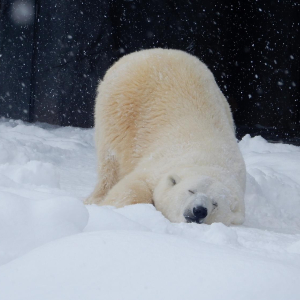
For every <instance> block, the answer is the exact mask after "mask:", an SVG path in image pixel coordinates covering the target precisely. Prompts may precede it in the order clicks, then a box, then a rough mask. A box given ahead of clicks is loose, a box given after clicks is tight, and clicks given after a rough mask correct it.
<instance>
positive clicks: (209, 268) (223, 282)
mask: <svg viewBox="0 0 300 300" xmlns="http://www.w3.org/2000/svg"><path fill="white" fill-rule="evenodd" d="M93 133H94V131H93V130H92V129H88V130H87V129H79V128H61V127H54V126H50V125H45V124H35V125H33V124H27V123H24V122H21V121H9V120H7V119H0V264H1V266H0V299H1V300H15V299H20V300H21V299H22V300H27V299H28V300H41V299H43V300H47V299H53V300H60V299H61V300H68V299H70V300H71V299H72V300H77V299H78V300H82V299H85V300H90V299H91V300H93V299H103V300H110V299H116V300H127V299H128V300H133V299H139V300H143V299H151V300H158V299H164V300H165V299H172V300H176V299H180V300H182V299H210V300H213V299H222V300H227V299H231V300H232V299H239V300H243V299H249V300H250V299H251V300H253V299H260V300H268V299H270V300H275V299H278V300H282V299H289V300H293V299H295V300H299V299H300V284H299V283H300V171H299V170H300V147H295V146H291V145H283V144H270V143H268V142H266V141H265V140H264V139H263V138H261V137H255V138H251V137H250V136H245V137H244V138H243V140H242V141H241V142H240V144H239V145H240V148H241V151H242V153H243V155H244V158H245V161H246V165H247V172H248V178H247V191H246V197H245V201H246V222H245V224H244V225H243V226H235V227H226V226H224V225H223V224H219V223H215V224H212V225H210V226H208V225H198V224H173V223H170V222H169V221H168V220H167V219H165V218H164V217H163V216H162V215H161V213H160V212H158V211H156V210H155V208H154V207H153V206H151V205H142V204H140V205H134V206H128V207H125V208H121V209H115V208H112V207H98V206H84V205H83V204H82V200H83V199H84V198H85V197H86V196H87V195H88V194H89V193H90V192H91V191H92V189H93V187H94V185H95V182H96V157H95V148H94V143H93Z"/></svg>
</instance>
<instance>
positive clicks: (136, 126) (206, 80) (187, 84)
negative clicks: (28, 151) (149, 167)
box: [95, 49, 233, 172]
mask: <svg viewBox="0 0 300 300" xmlns="http://www.w3.org/2000/svg"><path fill="white" fill-rule="evenodd" d="M180 120H183V122H182V124H183V125H182V126H187V128H186V130H189V127H188V126H190V127H195V126H196V128H197V127H198V128H203V129H205V130H212V134H213V130H214V129H215V128H218V127H219V128H220V129H222V130H223V129H224V128H225V131H226V127H228V128H229V129H228V130H231V131H233V122H232V117H231V113H230V109H229V106H228V103H227V101H226V99H225V98H224V96H223V95H222V93H221V91H220V90H219V88H218V86H217V84H216V82H215V80H214V77H213V75H212V73H211V72H210V71H209V69H208V68H207V67H206V65H205V64H203V63H202V62H201V61H200V60H198V59H197V58H196V57H194V56H192V55H189V54H187V53H185V52H183V51H180V50H166V49H151V50H144V51H139V52H135V53H132V54H129V55H127V56H124V57H123V58H121V59H120V60H119V61H118V62H116V63H115V64H114V65H113V66H112V67H111V68H110V69H109V70H108V72H107V73H106V75H105V77H104V80H103V82H102V83H101V84H100V86H99V88H98V96H97V102H96V113H95V122H96V128H98V127H99V126H100V127H101V129H102V133H99V134H102V135H105V137H104V141H103V140H102V141H101V142H105V143H107V144H109V145H110V147H111V148H112V149H113V150H114V151H115V152H116V153H118V155H119V156H121V160H122V161H123V162H124V163H123V164H124V165H126V164H127V165H128V164H129V166H130V167H128V168H127V169H128V172H129V171H130V170H129V169H130V168H134V165H135V164H136V163H137V161H138V159H139V158H140V157H143V156H144V151H146V150H147V149H150V148H151V146H152V145H153V143H154V142H155V141H157V140H159V139H167V138H168V137H167V135H168V132H170V131H169V128H172V127H174V126H177V124H179V123H180ZM185 124H187V125H185ZM189 124H190V125H189ZM182 126H181V127H182ZM171 130H172V129H171ZM96 134H97V133H96ZM172 134H176V132H175V133H174V132H172ZM183 134H184V133H183ZM205 135H207V133H205ZM126 172H127V171H126Z"/></svg>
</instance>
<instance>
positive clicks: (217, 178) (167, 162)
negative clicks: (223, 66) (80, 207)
mask: <svg viewBox="0 0 300 300" xmlns="http://www.w3.org/2000/svg"><path fill="white" fill-rule="evenodd" d="M95 130H96V131H95V134H96V136H95V138H96V148H97V155H98V173H99V182H98V184H97V186H96V188H95V190H94V192H93V194H92V195H91V196H90V197H89V198H88V199H87V201H86V202H87V203H97V204H100V205H114V206H116V207H122V206H124V205H128V204H134V203H153V204H154V205H155V207H156V208H157V209H158V210H160V211H161V212H162V213H163V214H164V215H165V216H166V217H167V218H169V219H170V220H171V221H174V222H185V217H184V212H185V211H186V210H187V209H192V207H193V205H195V203H196V204H201V205H205V206H206V207H207V209H208V216H207V218H206V219H205V220H204V222H205V223H208V224H210V223H212V222H216V221H220V222H223V223H225V224H231V223H234V224H239V223H242V222H243V220H244V190H245V165H244V160H243V158H242V155H241V153H240V151H239V148H238V145H237V142H236V139H235V133H234V125H233V120H232V115H231V111H230V108H229V105H228V103H227V100H226V99H225V97H224V96H223V94H222V92H221V91H220V89H219V87H218V86H217V84H216V82H215V79H214V76H213V75H212V73H211V72H210V71H209V70H208V68H207V67H206V65H205V64H203V63H202V62H200V61H199V60H198V59H197V58H196V57H194V56H192V55H189V54H187V53H185V52H183V51H179V50H166V49H152V50H144V51H140V52H135V53H132V54H129V55H127V56H124V57H123V58H121V59H120V60H119V61H118V62H116V63H115V64H114V65H113V66H112V67H111V68H110V69H109V70H108V71H107V73H106V75H105V77H104V80H103V81H102V82H101V83H100V84H99V87H98V93H97V98H96V107H95ZM174 179H175V181H176V183H177V184H176V185H175V186H173V184H174ZM191 190H192V191H193V192H194V194H191V193H190V192H189V191H191ZM216 206H217V207H216Z"/></svg>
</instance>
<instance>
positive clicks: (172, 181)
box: [170, 177, 176, 185]
mask: <svg viewBox="0 0 300 300" xmlns="http://www.w3.org/2000/svg"><path fill="white" fill-rule="evenodd" d="M170 180H171V183H172V184H173V185H175V184H176V180H175V179H174V178H173V177H170Z"/></svg>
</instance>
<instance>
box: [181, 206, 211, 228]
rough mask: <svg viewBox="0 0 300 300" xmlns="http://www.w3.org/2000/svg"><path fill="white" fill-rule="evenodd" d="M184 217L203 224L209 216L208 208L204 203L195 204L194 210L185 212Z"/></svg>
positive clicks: (188, 220)
mask: <svg viewBox="0 0 300 300" xmlns="http://www.w3.org/2000/svg"><path fill="white" fill-rule="evenodd" d="M184 217H185V219H186V221H187V222H188V223H191V222H193V223H198V224H201V223H202V222H203V220H204V219H205V218H206V217H207V208H206V207H204V206H202V205H198V206H195V207H193V209H192V211H190V213H187V214H185V215H184Z"/></svg>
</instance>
